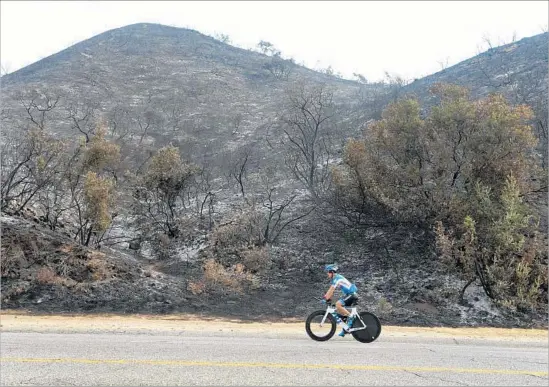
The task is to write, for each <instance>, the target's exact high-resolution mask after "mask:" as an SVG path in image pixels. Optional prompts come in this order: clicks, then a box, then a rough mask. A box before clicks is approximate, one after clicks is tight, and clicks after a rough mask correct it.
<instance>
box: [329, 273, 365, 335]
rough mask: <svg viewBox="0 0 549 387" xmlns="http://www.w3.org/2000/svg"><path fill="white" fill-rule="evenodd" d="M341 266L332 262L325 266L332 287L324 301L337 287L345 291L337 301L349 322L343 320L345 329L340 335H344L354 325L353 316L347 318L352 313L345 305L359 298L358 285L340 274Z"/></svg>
mask: <svg viewBox="0 0 549 387" xmlns="http://www.w3.org/2000/svg"><path fill="white" fill-rule="evenodd" d="M338 270H339V267H338V266H337V264H335V263H334V264H330V265H326V266H325V267H324V271H326V272H327V273H328V278H330V279H331V283H330V288H329V289H328V291H327V292H326V294H325V295H324V297H323V298H324V301H328V300H330V299H331V298H332V296H333V295H334V291H335V290H336V289H340V290H341V291H342V292H343V297H342V298H340V299H339V300H338V301H337V302H336V310H337V312H338V313H339V314H340V315H342V316H343V318H344V319H347V323H346V324H345V323H344V322H343V324H342V325H343V329H342V330H341V332H340V333H339V336H341V337H344V336H345V334H346V333H349V329H350V328H351V327H352V326H353V318H352V317H350V318H347V317H348V316H349V315H350V314H351V313H350V312H349V311H348V310H347V309H345V306H351V305H352V304H353V303H354V302H355V301H356V300H358V295H357V291H358V289H357V287H356V285H355V284H353V283H352V282H351V281H349V280H348V279H347V278H345V277H343V276H342V275H341V274H338Z"/></svg>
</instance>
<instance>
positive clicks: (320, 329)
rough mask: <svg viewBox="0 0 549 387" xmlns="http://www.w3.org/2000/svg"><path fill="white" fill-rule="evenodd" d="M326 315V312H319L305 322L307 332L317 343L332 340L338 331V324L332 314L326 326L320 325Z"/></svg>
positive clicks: (329, 315) (325, 322) (327, 319)
mask: <svg viewBox="0 0 549 387" xmlns="http://www.w3.org/2000/svg"><path fill="white" fill-rule="evenodd" d="M325 314H326V310H317V311H315V312H313V313H311V314H310V315H309V317H307V321H305V330H306V331H307V334H308V335H309V337H310V338H311V339H313V340H315V341H326V340H330V339H331V338H332V336H333V335H334V333H335V331H336V326H337V323H336V320H335V318H334V316H332V315H331V314H328V316H326V321H324V324H322V325H320V323H321V322H322V319H323V318H324V315H325Z"/></svg>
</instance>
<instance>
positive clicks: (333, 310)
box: [320, 305, 366, 333]
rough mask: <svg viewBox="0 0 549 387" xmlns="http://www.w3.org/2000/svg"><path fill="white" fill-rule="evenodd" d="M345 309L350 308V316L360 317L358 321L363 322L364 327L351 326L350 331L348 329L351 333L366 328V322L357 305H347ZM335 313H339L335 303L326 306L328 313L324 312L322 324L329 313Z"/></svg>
mask: <svg viewBox="0 0 549 387" xmlns="http://www.w3.org/2000/svg"><path fill="white" fill-rule="evenodd" d="M345 309H347V310H350V312H351V314H350V315H349V317H353V318H355V319H358V321H360V323H361V324H362V327H358V328H350V329H349V331H348V332H349V333H351V332H355V331H360V330H362V329H366V324H364V321H362V319H361V318H360V314H359V313H358V311H357V307H356V306H353V307H345ZM334 313H336V314H337V309H336V307H335V306H334V305H328V307H327V308H326V313H325V314H324V317H323V318H322V321H321V322H320V326H322V325H323V324H324V322H325V321H326V319H327V318H328V314H332V315H333V314H334Z"/></svg>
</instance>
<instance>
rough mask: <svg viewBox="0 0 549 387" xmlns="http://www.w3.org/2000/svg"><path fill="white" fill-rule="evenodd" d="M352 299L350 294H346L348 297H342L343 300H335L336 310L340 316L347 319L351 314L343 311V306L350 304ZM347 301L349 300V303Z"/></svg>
mask: <svg viewBox="0 0 549 387" xmlns="http://www.w3.org/2000/svg"><path fill="white" fill-rule="evenodd" d="M352 297H353V295H352V294H348V295H346V296H344V297H343V298H340V299H339V300H337V302H336V310H337V312H338V313H339V314H340V315H342V316H345V317H347V316H349V315H350V314H351V312H349V311H348V310H347V309H345V306H347V305H350V304H351V302H352ZM349 300H351V301H349Z"/></svg>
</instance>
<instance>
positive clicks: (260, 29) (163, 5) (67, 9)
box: [0, 0, 549, 81]
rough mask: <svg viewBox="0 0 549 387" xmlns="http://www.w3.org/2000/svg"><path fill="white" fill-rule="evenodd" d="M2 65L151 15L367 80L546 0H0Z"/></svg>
mask: <svg viewBox="0 0 549 387" xmlns="http://www.w3.org/2000/svg"><path fill="white" fill-rule="evenodd" d="M0 8H1V9H0V14H1V23H0V28H1V45H0V50H1V52H0V60H1V62H2V66H3V67H4V68H5V69H7V70H8V72H13V71H15V70H17V69H19V68H21V67H24V66H26V65H29V64H31V63H33V62H36V61H38V60H40V59H42V58H44V57H47V56H49V55H51V54H54V53H56V52H59V51H61V50H62V49H64V48H67V47H69V46H70V45H72V44H75V43H77V42H79V41H82V40H84V39H87V38H90V37H92V36H94V35H97V34H99V33H101V32H104V31H106V30H109V29H112V28H117V27H122V26H124V25H128V24H133V23H139V22H150V23H160V24H166V25H171V26H176V27H186V28H192V29H195V30H197V31H199V32H202V33H204V34H208V35H214V34H216V33H223V34H227V35H229V37H230V39H231V41H232V42H233V44H235V45H237V46H239V47H242V48H252V47H255V46H256V45H257V43H258V42H259V41H260V40H266V41H269V42H271V43H273V44H274V45H275V46H276V47H277V48H278V49H279V50H281V51H282V55H283V56H284V57H293V58H294V59H295V60H296V61H297V62H299V63H303V64H305V65H306V66H307V67H311V68H316V69H319V68H326V67H328V66H329V65H331V66H332V67H333V68H334V70H335V71H339V72H340V73H341V74H342V75H343V76H345V77H351V76H352V74H353V72H356V73H361V74H363V75H364V76H366V78H368V79H369V80H372V81H375V80H379V79H381V78H382V77H383V74H384V72H385V71H388V72H390V73H392V74H397V75H400V76H403V77H404V78H406V79H411V78H414V77H421V76H424V75H428V74H431V73H434V72H436V71H439V70H440V69H441V64H448V65H452V64H455V63H458V62H460V61H462V60H464V59H467V58H470V57H471V56H474V55H476V54H477V53H478V51H479V48H480V47H483V48H486V47H487V46H486V44H485V43H484V38H485V37H488V38H489V39H490V40H491V41H492V42H493V44H495V45H498V43H502V42H509V41H511V39H512V37H513V35H514V34H516V37H517V38H518V39H521V38H524V37H527V36H532V35H536V34H539V33H541V32H543V30H544V29H546V28H547V24H548V13H549V9H548V2H547V1H487V2H478V1H474V2H473V1H471V2H469V1H467V2H457V1H456V2H449V1H440V2H432V1H418V2H413V1H411V2H408V1H406V2H399V1H383V2H374V1H368V2H367V1H364V2H356V1H349V2H346V1H333V2H332V1H303V2H295V1H284V2H278V1H270V2H268V1H254V2H252V1H239V2H230V1H222V2H217V1H200V2H193V1H181V2H177V1H166V2H160V1H154V2H148V1H119V2H117V1H74V2H68V1H67V2H65V1H39V2H32V1H28V2H26V1H6V0H2V1H1V2H0Z"/></svg>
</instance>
